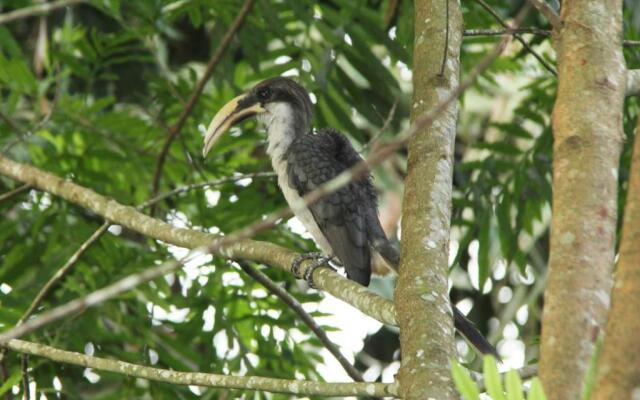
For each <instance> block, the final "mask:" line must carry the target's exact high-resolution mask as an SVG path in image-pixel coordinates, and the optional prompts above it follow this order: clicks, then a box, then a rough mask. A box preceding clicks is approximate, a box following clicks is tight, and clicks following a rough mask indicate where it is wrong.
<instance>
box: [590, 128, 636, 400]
mask: <svg viewBox="0 0 640 400" xmlns="http://www.w3.org/2000/svg"><path fill="white" fill-rule="evenodd" d="M630 175H631V176H630V177H629V191H628V193H627V203H626V207H625V213H624V224H623V226H622V238H621V239H620V253H619V254H620V258H619V259H618V266H617V268H616V273H615V285H614V288H613V299H612V303H611V311H610V312H609V318H608V320H607V326H606V328H605V337H604V344H603V347H602V353H601V355H600V360H599V364H598V374H599V376H598V383H597V386H596V389H595V391H594V394H593V396H592V397H591V399H593V400H597V399H602V400H608V399H635V398H637V397H638V396H640V340H638V337H637V336H636V335H637V333H638V332H640V312H638V310H640V118H638V128H637V129H636V138H635V144H634V148H633V159H632V161H631V174H630Z"/></svg>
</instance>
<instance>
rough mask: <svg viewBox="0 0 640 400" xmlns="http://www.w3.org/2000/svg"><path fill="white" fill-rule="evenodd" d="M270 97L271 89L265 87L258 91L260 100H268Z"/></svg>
mask: <svg viewBox="0 0 640 400" xmlns="http://www.w3.org/2000/svg"><path fill="white" fill-rule="evenodd" d="M269 97H271V89H270V88H268V87H263V88H260V89H258V98H259V99H260V100H267V99H268V98H269Z"/></svg>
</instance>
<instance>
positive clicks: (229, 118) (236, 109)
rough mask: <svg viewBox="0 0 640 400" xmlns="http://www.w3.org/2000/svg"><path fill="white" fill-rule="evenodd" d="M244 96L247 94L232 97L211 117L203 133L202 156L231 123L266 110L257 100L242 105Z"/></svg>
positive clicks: (204, 155)
mask: <svg viewBox="0 0 640 400" xmlns="http://www.w3.org/2000/svg"><path fill="white" fill-rule="evenodd" d="M246 98H247V94H243V95H240V96H238V97H236V98H234V99H233V100H231V101H230V102H228V103H227V104H225V105H224V107H222V108H221V109H220V111H218V113H217V114H216V115H215V117H213V120H211V123H210V124H209V128H207V133H206V134H205V135H204V149H202V156H203V157H206V156H207V153H209V151H210V150H211V148H212V147H213V144H214V143H215V142H216V141H217V140H218V139H220V137H221V136H222V135H223V134H224V133H225V132H226V131H228V130H229V128H231V127H232V126H233V125H235V124H237V123H239V122H240V121H243V120H245V119H247V118H249V117H253V116H254V115H256V114H260V113H263V112H265V111H266V110H265V109H264V108H263V107H262V105H260V103H258V102H256V103H253V104H249V105H244V104H243V103H245V102H246V100H245V99H246ZM243 100H245V101H243Z"/></svg>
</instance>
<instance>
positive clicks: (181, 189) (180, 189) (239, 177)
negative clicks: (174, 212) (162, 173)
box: [137, 172, 276, 210]
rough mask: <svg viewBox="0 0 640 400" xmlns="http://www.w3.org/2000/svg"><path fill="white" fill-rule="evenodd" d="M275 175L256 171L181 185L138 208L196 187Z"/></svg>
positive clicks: (200, 187)
mask: <svg viewBox="0 0 640 400" xmlns="http://www.w3.org/2000/svg"><path fill="white" fill-rule="evenodd" d="M274 176H276V174H275V173H274V172H256V173H253V174H245V175H236V176H227V177H224V178H220V179H214V180H211V181H207V182H199V183H194V184H192V185H186V186H180V187H178V188H176V189H173V190H171V191H169V192H166V193H162V194H159V195H157V196H156V197H154V198H152V199H149V200H147V201H145V202H144V203H142V204H140V205H139V206H138V207H137V208H138V209H139V210H142V209H145V208H147V207H150V206H151V205H153V204H156V203H158V202H160V201H162V200H164V199H167V198H169V197H173V196H175V195H178V194H182V193H186V192H189V191H191V190H195V189H202V188H208V187H210V186H217V185H222V184H224V183H228V182H237V181H241V180H243V179H256V178H272V177H274Z"/></svg>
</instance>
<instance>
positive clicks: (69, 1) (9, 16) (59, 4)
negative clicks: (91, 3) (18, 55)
mask: <svg viewBox="0 0 640 400" xmlns="http://www.w3.org/2000/svg"><path fill="white" fill-rule="evenodd" d="M85 2H86V0H59V1H56V2H53V3H40V4H36V5H33V6H30V7H24V8H20V9H17V10H15V11H10V12H8V13H5V14H0V25H2V24H6V23H8V22H12V21H15V20H18V19H22V18H28V17H37V16H40V15H44V14H48V13H50V12H51V11H54V10H57V9H59V8H64V7H68V6H74V5H76V4H79V3H85Z"/></svg>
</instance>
